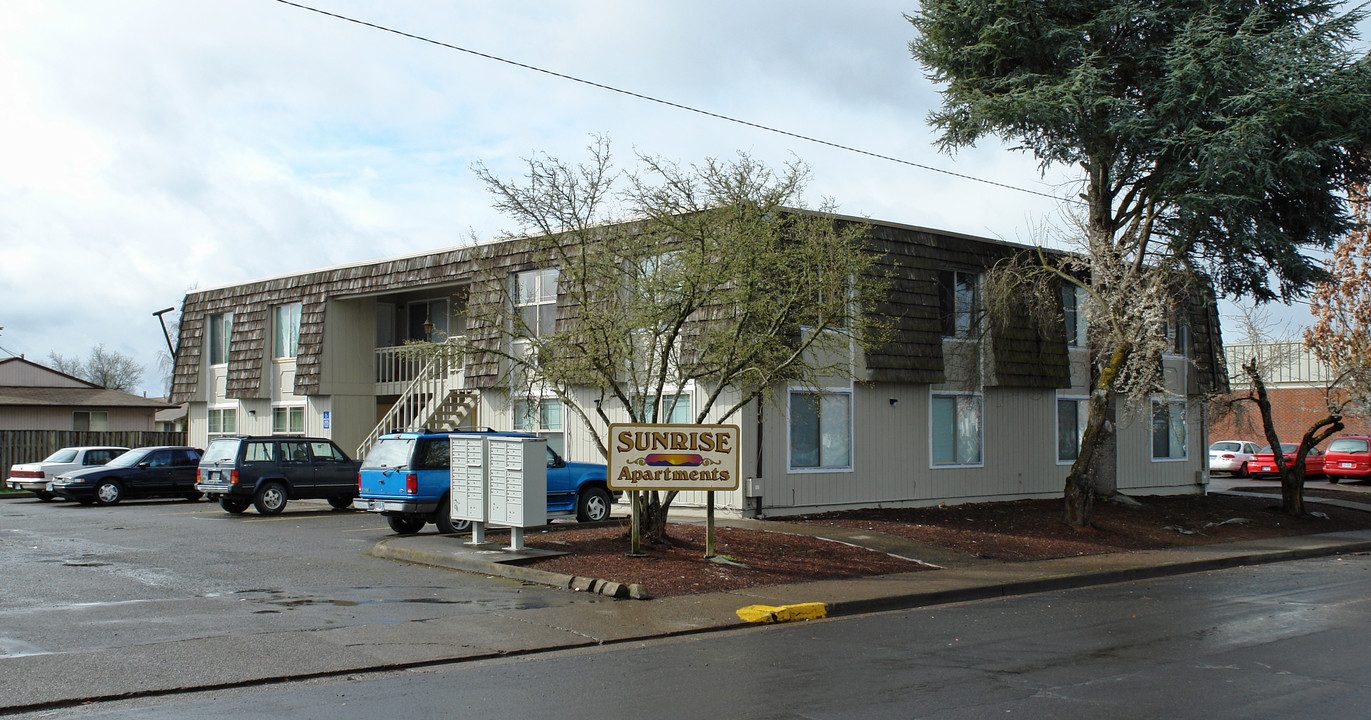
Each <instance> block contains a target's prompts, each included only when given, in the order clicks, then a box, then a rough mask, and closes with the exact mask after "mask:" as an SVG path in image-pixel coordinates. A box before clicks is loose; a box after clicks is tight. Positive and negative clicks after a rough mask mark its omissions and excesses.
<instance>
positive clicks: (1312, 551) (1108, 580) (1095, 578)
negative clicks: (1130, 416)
mask: <svg viewBox="0 0 1371 720" xmlns="http://www.w3.org/2000/svg"><path fill="white" fill-rule="evenodd" d="M1366 552H1371V540H1363V541H1357V542H1349V543H1338V544H1333V545H1326V546H1322V547H1313V548H1297V549H1289V550H1272V551H1264V552H1254V553H1251V554H1245V555H1228V556H1220V557H1212V558H1203V559H1199V560H1182V561H1179V562H1171V563H1165V564H1158V565H1140V566H1137V567H1132V568H1120V569H1118V570H1104V571H1098V572H1082V573H1063V574H1060V575H1055V576H1047V577H1042V578H1035V579H1032V580H1019V581H1012V582H1003V583H988V584H984V585H969V586H967V587H962V588H952V589H948V590H935V591H930V592H920V593H905V594H899V595H888V596H885V597H879V598H867V599H863V600H838V601H833V602H829V603H828V615H829V617H839V616H850V615H862V614H866V613H872V612H887V611H892V610H912V609H915V608H920V607H927V606H931V605H948V604H951V603H959V602H969V601H973V600H988V599H992V598H1000V597H1012V596H1018V595H1033V594H1037V593H1042V592H1055V591H1059V590H1076V589H1080V588H1083V587H1094V586H1100V585H1112V584H1116V583H1122V582H1130V581H1134V580H1150V579H1155V578H1165V577H1174V576H1177V575H1188V574H1191V573H1198V572H1208V571H1211V570H1223V569H1227V568H1235V567H1248V566H1253V565H1269V564H1272V563H1278V562H1288V561H1294V560H1308V559H1311V558H1316V557H1328V556H1331V555H1346V554H1357V553H1366Z"/></svg>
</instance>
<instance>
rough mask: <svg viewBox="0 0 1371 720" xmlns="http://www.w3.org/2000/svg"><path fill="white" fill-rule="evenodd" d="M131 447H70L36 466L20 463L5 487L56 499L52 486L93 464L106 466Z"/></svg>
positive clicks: (35, 464) (15, 466)
mask: <svg viewBox="0 0 1371 720" xmlns="http://www.w3.org/2000/svg"><path fill="white" fill-rule="evenodd" d="M127 450H128V448H126V447H111V446H106V445H100V446H95V447H68V448H62V449H61V450H58V451H57V452H55V453H53V454H51V455H49V456H47V457H46V458H43V459H42V460H40V461H38V462H35V463H19V464H17V465H12V466H11V467H10V475H9V477H8V478H6V479H5V484H6V485H8V486H9V487H10V489H12V490H30V491H32V492H33V494H34V495H37V496H38V499H39V500H43V501H45V502H46V501H48V500H51V499H52V498H53V495H52V492H51V491H50V490H49V489H48V483H50V482H52V479H53V478H55V477H57V476H58V475H61V474H62V473H64V472H70V471H72V470H80V469H82V468H87V467H91V466H93V465H104V464H105V463H107V462H109V461H110V460H113V459H114V458H116V457H119V456H120V455H122V454H124V453H125V452H126V451H127Z"/></svg>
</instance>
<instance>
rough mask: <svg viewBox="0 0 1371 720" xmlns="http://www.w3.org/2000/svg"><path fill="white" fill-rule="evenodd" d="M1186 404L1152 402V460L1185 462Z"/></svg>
mask: <svg viewBox="0 0 1371 720" xmlns="http://www.w3.org/2000/svg"><path fill="white" fill-rule="evenodd" d="M1185 457H1186V453H1185V402H1184V401H1182V400H1153V401H1152V459H1153V460H1184V459H1185Z"/></svg>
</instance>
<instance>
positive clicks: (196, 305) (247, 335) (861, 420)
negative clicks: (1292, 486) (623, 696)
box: [170, 218, 1225, 515]
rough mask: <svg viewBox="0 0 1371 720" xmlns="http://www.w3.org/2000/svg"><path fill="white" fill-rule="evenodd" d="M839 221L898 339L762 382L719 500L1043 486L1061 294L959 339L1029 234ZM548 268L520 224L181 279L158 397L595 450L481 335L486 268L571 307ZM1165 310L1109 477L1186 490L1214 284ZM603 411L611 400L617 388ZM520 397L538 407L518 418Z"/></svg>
mask: <svg viewBox="0 0 1371 720" xmlns="http://www.w3.org/2000/svg"><path fill="white" fill-rule="evenodd" d="M840 221H842V222H849V221H858V222H867V223H869V224H870V225H871V226H872V231H871V249H872V251H873V252H875V253H878V254H879V255H880V257H881V260H880V263H879V265H880V267H881V269H882V271H883V272H885V273H888V275H889V277H890V279H891V283H892V285H891V290H890V295H889V298H888V300H887V302H885V303H883V304H882V305H881V308H880V312H881V313H883V314H884V315H885V316H887V317H888V318H890V319H891V320H892V321H893V322H894V325H895V331H896V332H895V335H894V338H893V339H892V340H891V341H890V342H888V343H887V344H885V345H883V346H882V347H881V348H879V349H878V350H876V351H873V352H871V353H868V354H866V355H865V356H864V357H856V358H854V362H855V363H857V364H858V373H857V375H858V380H857V381H856V382H849V381H842V382H840V383H833V384H831V386H829V387H825V388H824V389H823V390H822V391H821V392H818V393H816V392H814V391H813V390H812V389H809V388H801V387H777V388H775V395H774V397H773V398H771V400H772V401H771V402H769V403H763V404H762V407H760V408H758V407H756V405H757V404H756V403H753V406H752V407H750V408H748V409H746V410H744V411H743V412H741V413H740V414H737V415H735V416H733V417H732V418H729V419H728V420H727V422H730V423H735V424H737V425H739V426H740V428H741V431H742V433H741V434H742V444H743V448H742V457H743V458H745V461H744V468H743V475H744V476H745V477H750V478H752V479H753V480H754V482H750V483H744V488H740V489H739V490H738V491H735V492H727V493H719V494H718V498H717V504H718V506H719V507H720V508H724V509H726V510H731V511H732V512H733V513H735V514H756V513H758V512H760V513H762V514H765V515H788V514H798V513H806V512H813V511H823V510H833V509H843V508H855V507H874V506H882V507H893V506H907V505H923V504H931V503H938V502H966V501H982V500H999V499H1014V498H1038V497H1059V496H1060V495H1061V492H1062V486H1063V484H1064V479H1065V476H1066V473H1067V469H1068V467H1069V465H1070V463H1071V461H1072V459H1073V458H1074V456H1075V453H1076V448H1077V445H1078V442H1079V433H1080V431H1081V429H1082V425H1083V423H1082V420H1083V418H1084V411H1085V399H1086V395H1087V383H1088V379H1089V362H1088V357H1087V351H1086V350H1085V349H1084V347H1081V346H1082V345H1083V344H1084V342H1083V331H1084V326H1085V323H1084V322H1083V321H1081V322H1077V321H1078V320H1080V318H1078V317H1077V313H1076V300H1077V298H1076V297H1075V296H1073V295H1071V294H1070V293H1067V294H1066V295H1067V297H1065V298H1064V302H1065V305H1066V306H1065V308H1064V309H1065V316H1066V319H1067V325H1068V327H1067V328H1063V329H1062V331H1061V332H1058V333H1053V334H1051V336H1044V335H1043V334H1042V333H1040V332H1039V331H1038V330H1037V329H1035V328H1034V327H1033V326H1031V324H1030V323H1029V322H1028V321H1027V320H1026V319H1024V320H1022V321H1021V322H1015V323H1010V324H1009V325H1008V326H1006V327H1003V328H1001V327H999V326H998V325H997V326H996V327H995V329H994V330H993V331H991V332H990V333H989V334H988V335H987V336H985V337H984V338H982V339H980V340H974V339H969V338H968V337H967V334H968V329H969V325H970V323H968V322H967V320H968V318H969V317H970V316H971V315H972V314H974V313H975V312H976V311H977V310H978V307H979V300H978V293H979V286H980V277H981V274H982V273H983V272H984V271H985V269H986V268H989V267H991V266H992V265H993V264H994V263H995V262H996V261H997V260H999V259H1001V258H1004V257H1006V256H1008V255H1010V254H1013V253H1015V252H1018V251H1021V250H1023V249H1025V248H1024V247H1023V246H1019V245H1013V244H1009V243H1003V242H997V241H992V240H986V239H982V238H975V237H970V236H965V235H957V234H952V233H947V232H941V231H936V230H929V229H924V228H917V227H910V226H905V225H897V224H892V223H881V222H871V221H866V220H859V219H856V218H846V219H842V220H840ZM557 277H558V275H557V268H555V267H545V266H540V265H538V264H537V263H535V262H533V261H532V260H531V258H530V256H529V254H528V253H527V252H526V251H525V250H524V249H523V248H522V246H521V244H520V242H519V241H518V240H502V241H498V242H490V243H481V244H479V245H471V246H463V247H457V248H451V249H447V250H442V251H438V252H433V253H427V254H420V255H413V256H408V257H401V258H394V259H388V260H381V261H376V262H368V263H359V264H353V265H347V266H343V267H336V268H329V269H324V270H317V271H311V272H303V273H296V274H290V275H282V276H278V277H274V278H269V279H265V280H260V281H256V282H249V283H244V284H240V285H233V286H227V287H218V288H212V289H207V290H200V291H196V292H192V293H190V294H188V295H187V296H186V298H185V302H184V304H183V307H182V314H181V320H180V339H179V347H178V350H177V365H176V372H175V377H174V380H173V384H172V394H171V398H170V399H171V401H172V402H175V403H188V413H189V414H188V432H189V443H190V444H192V445H196V446H199V447H204V446H205V445H206V443H208V441H209V440H210V439H211V438H213V437H215V436H216V435H226V434H268V433H278V434H308V435H320V436H326V437H330V438H332V439H333V440H335V441H336V442H338V443H339V444H340V445H342V446H344V447H346V448H349V449H354V448H359V447H362V448H365V447H366V446H367V444H368V443H369V442H370V438H374V437H375V435H376V434H377V433H380V432H384V431H388V430H389V429H391V428H393V427H396V426H402V425H404V424H415V425H418V424H430V425H432V426H434V427H439V426H442V424H443V423H450V424H460V425H472V424H482V425H489V426H492V427H495V428H497V429H527V430H531V431H536V432H539V433H540V434H542V435H544V436H545V437H547V438H548V440H549V443H550V444H551V445H552V446H553V447H556V448H560V449H561V450H562V452H563V454H564V455H566V456H568V457H569V458H571V459H577V460H595V461H602V458H600V457H598V455H597V453H596V451H595V449H594V445H593V443H592V442H591V441H590V438H589V432H588V429H587V428H586V427H584V426H582V425H579V424H578V423H579V420H577V419H575V417H574V416H573V414H572V413H570V412H564V409H563V408H562V407H561V405H560V403H559V402H558V401H557V400H556V399H555V398H544V399H543V400H541V401H540V402H539V407H538V408H537V411H536V412H524V411H523V410H526V409H527V408H522V407H521V412H519V413H517V414H516V413H515V412H514V408H512V407H511V402H510V394H509V392H508V391H507V390H506V389H505V388H502V387H501V385H500V381H501V376H500V363H499V359H498V356H497V355H495V354H493V353H491V352H490V349H491V348H493V347H495V345H494V343H499V342H502V339H501V332H500V329H499V328H498V327H497V326H496V323H497V321H498V318H500V317H503V314H502V313H500V312H498V309H499V308H498V306H492V305H491V304H490V303H492V302H500V300H499V298H501V297H504V295H505V294H503V293H501V292H499V286H493V285H491V283H504V282H509V283H517V284H518V286H519V287H520V288H525V287H527V288H529V289H530V291H529V292H527V293H521V295H522V296H524V297H526V298H527V304H528V305H530V307H522V306H521V308H520V309H521V311H525V312H526V313H527V316H528V317H531V318H547V320H546V322H560V321H562V319H565V318H567V317H571V316H574V313H571V312H568V310H569V309H568V308H567V298H566V294H565V293H564V292H559V291H558V288H557ZM533 305H536V307H532V306H533ZM539 322H543V321H542V320H539ZM1177 326H1178V327H1181V328H1188V332H1178V333H1176V338H1177V339H1176V343H1177V344H1176V349H1177V351H1178V352H1177V354H1175V355H1173V356H1168V357H1167V358H1166V360H1165V365H1166V377H1167V383H1168V389H1169V391H1170V393H1169V394H1168V395H1167V396H1166V397H1165V398H1162V397H1159V398H1158V399H1157V400H1156V401H1155V402H1154V403H1153V406H1152V408H1151V409H1150V412H1149V411H1144V412H1143V413H1142V415H1143V416H1142V417H1139V418H1127V417H1120V418H1119V419H1118V423H1117V428H1118V431H1119V432H1118V442H1117V468H1116V472H1115V476H1116V483H1117V487H1118V489H1119V490H1120V491H1123V492H1127V493H1137V494H1176V493H1198V492H1203V490H1204V487H1205V483H1206V482H1207V479H1206V476H1205V472H1204V470H1205V461H1206V453H1205V446H1206V445H1207V435H1206V432H1205V426H1204V412H1203V407H1204V406H1203V403H1202V399H1203V398H1204V397H1205V396H1206V395H1207V394H1208V393H1210V392H1211V391H1213V390H1214V389H1215V388H1216V383H1222V382H1223V381H1224V379H1225V378H1223V377H1222V375H1221V374H1217V375H1216V373H1215V369H1216V368H1221V367H1222V362H1221V361H1220V360H1219V359H1218V358H1219V357H1220V354H1221V353H1220V349H1219V346H1218V335H1219V330H1218V316H1217V313H1216V311H1215V308H1214V306H1213V304H1212V302H1211V303H1207V304H1203V305H1200V306H1197V307H1194V308H1191V309H1190V310H1189V311H1188V312H1187V313H1186V314H1185V315H1184V316H1183V317H1179V318H1178V323H1177ZM1068 336H1069V337H1068ZM442 337H447V338H451V339H452V341H453V342H460V343H463V344H464V347H465V348H466V352H465V354H464V356H463V359H462V361H461V362H460V363H458V364H456V365H454V366H453V367H442V366H440V363H434V364H431V365H427V366H426V365H424V364H423V363H418V362H416V361H413V360H411V359H409V358H407V357H406V355H405V353H404V352H403V348H402V346H403V344H404V342H405V341H406V340H408V339H419V338H442ZM706 389H707V388H697V387H686V388H681V390H680V392H681V393H682V395H683V396H684V397H683V398H682V399H683V401H684V402H683V403H682V404H681V405H680V406H679V407H678V411H679V416H680V417H693V416H694V414H695V408H696V406H695V404H694V403H695V402H696V398H697V397H699V396H700V395H701V394H702V393H703V392H704V391H705V390H706ZM1220 389H1221V388H1220ZM520 402H524V401H520ZM727 406H728V403H720V404H719V405H718V406H717V407H727ZM605 410H606V412H608V413H609V414H610V416H611V417H612V418H617V419H618V420H621V421H625V420H627V412H626V411H625V410H624V409H623V408H622V407H613V406H606V408H605ZM673 415H675V414H673ZM516 416H517V417H519V418H530V419H531V420H532V422H531V423H530V422H527V421H521V422H519V423H518V425H519V427H518V428H516V423H515V417H516ZM672 419H673V420H678V421H679V419H678V418H677V417H673V418H672ZM711 421H717V418H711ZM759 445H760V448H759V447H758V446H759ZM749 487H750V488H752V492H751V494H748V495H747V496H745V494H746V493H747V491H746V489H745V488H749ZM693 504H699V505H703V504H704V500H703V494H702V493H683V494H682V496H681V497H680V498H678V500H677V505H678V506H680V505H693Z"/></svg>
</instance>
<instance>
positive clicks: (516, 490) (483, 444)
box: [448, 435, 547, 550]
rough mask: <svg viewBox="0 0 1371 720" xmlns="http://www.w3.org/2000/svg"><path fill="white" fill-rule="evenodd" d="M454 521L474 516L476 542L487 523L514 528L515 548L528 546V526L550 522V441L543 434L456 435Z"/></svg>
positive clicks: (453, 441) (452, 451) (452, 445)
mask: <svg viewBox="0 0 1371 720" xmlns="http://www.w3.org/2000/svg"><path fill="white" fill-rule="evenodd" d="M448 452H449V453H450V455H451V461H452V462H451V466H450V467H451V469H452V470H451V473H452V480H451V482H452V487H451V492H450V493H449V497H450V499H451V502H452V519H453V520H470V521H471V526H472V542H473V543H481V542H483V539H484V538H483V536H484V531H485V525H487V524H489V525H496V526H500V527H508V528H511V529H512V530H511V533H510V547H511V549H514V550H522V549H523V533H522V530H523V528H527V527H538V526H541V525H545V524H547V441H545V440H543V439H542V438H517V437H459V436H455V435H454V436H453V437H452V439H451V442H450V444H449V449H448Z"/></svg>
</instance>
